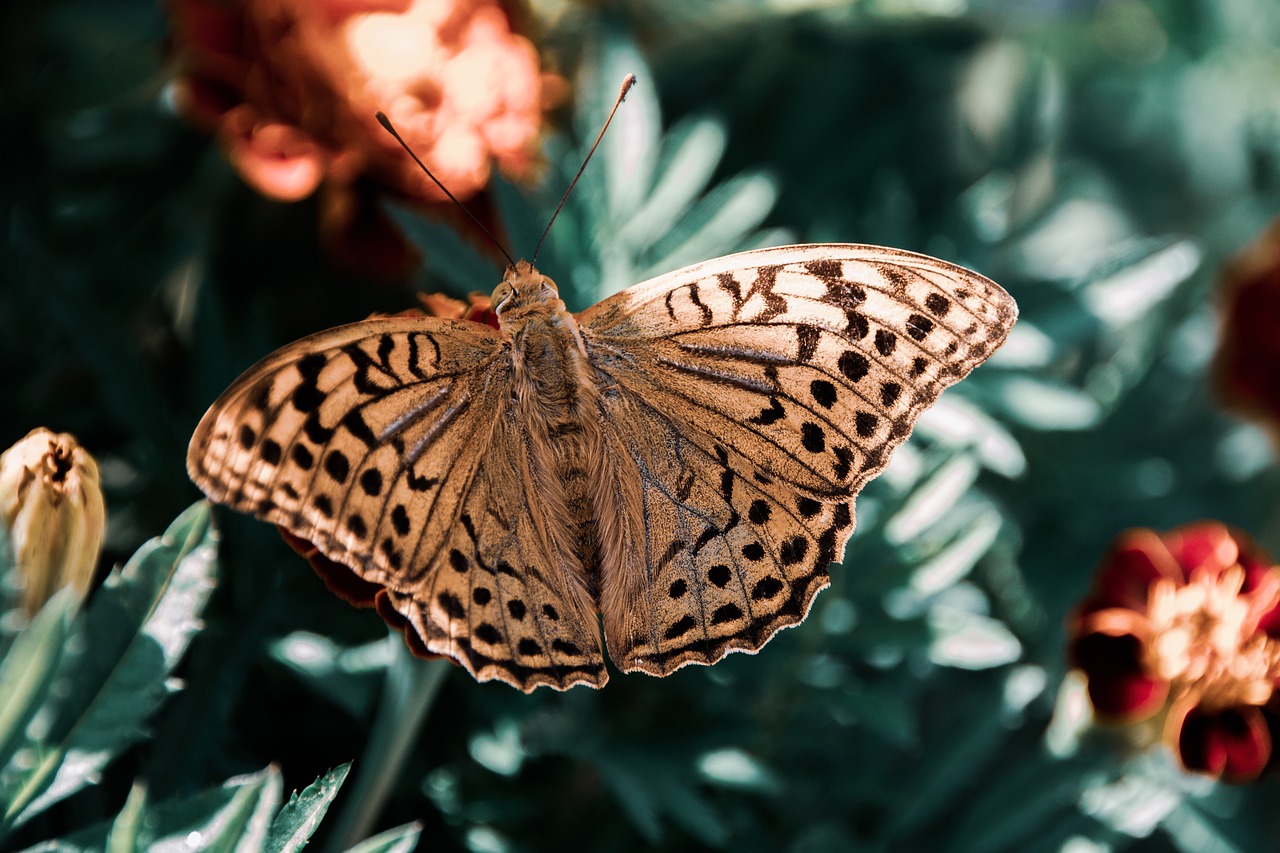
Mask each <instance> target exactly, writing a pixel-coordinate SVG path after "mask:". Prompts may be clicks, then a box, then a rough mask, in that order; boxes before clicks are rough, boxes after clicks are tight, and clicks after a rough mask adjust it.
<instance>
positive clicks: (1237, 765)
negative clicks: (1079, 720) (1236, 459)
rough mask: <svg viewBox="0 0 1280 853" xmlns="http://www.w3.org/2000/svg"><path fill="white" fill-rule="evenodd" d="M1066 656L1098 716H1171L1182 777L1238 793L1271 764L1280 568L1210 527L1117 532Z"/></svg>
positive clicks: (1240, 536)
mask: <svg viewBox="0 0 1280 853" xmlns="http://www.w3.org/2000/svg"><path fill="white" fill-rule="evenodd" d="M1071 634H1072V637H1071V655H1072V659H1073V663H1074V664H1075V666H1077V667H1078V668H1079V669H1081V670H1082V671H1083V672H1084V674H1085V676H1086V677H1087V678H1088V682H1089V688H1088V689H1089V697H1090V699H1091V700H1092V702H1093V706H1094V709H1095V711H1096V712H1097V713H1098V715H1099V716H1100V717H1102V718H1104V719H1110V720H1112V721H1115V722H1122V723H1134V722H1139V721H1142V720H1147V719H1150V718H1152V717H1155V716H1156V715H1157V714H1159V713H1160V712H1162V711H1163V712H1164V713H1165V714H1166V716H1165V721H1164V726H1163V736H1164V741H1165V743H1166V744H1167V745H1168V746H1169V747H1170V748H1171V749H1172V750H1173V751H1174V752H1175V753H1176V754H1177V756H1178V758H1179V760H1180V761H1181V762H1182V764H1183V766H1185V767H1186V768H1187V769H1189V770H1194V771H1198V772H1201V773H1207V774H1210V775H1213V776H1222V777H1223V778H1225V779H1226V780H1227V781H1232V782H1244V781H1248V780H1250V779H1253V778H1254V777H1256V776H1257V775H1258V774H1259V773H1261V772H1262V770H1263V768H1264V767H1265V766H1266V765H1267V762H1268V760H1269V759H1270V757H1271V724H1272V718H1271V715H1270V713H1269V712H1267V710H1266V709H1267V708H1268V706H1269V705H1271V704H1274V699H1275V697H1274V696H1273V693H1274V690H1275V686H1276V681H1277V679H1278V678H1280V569H1278V568H1277V567H1276V566H1275V565H1274V564H1273V562H1272V560H1271V558H1270V557H1269V556H1267V554H1266V553H1265V552H1263V551H1262V550H1261V549H1260V548H1258V547H1257V546H1256V545H1255V544H1254V543H1253V542H1252V540H1250V539H1249V538H1248V536H1247V535H1246V534H1244V533H1242V532H1240V531H1237V530H1234V529H1231V528H1228V527H1227V526H1225V525H1223V524H1221V523H1219V522H1215V521H1203V522H1197V523H1195V524H1189V525H1186V526H1184V527H1180V528H1177V529H1175V530H1172V531H1170V532H1168V533H1164V534H1159V533H1156V532H1155V531H1153V530H1147V529H1137V530H1129V531H1126V532H1125V533H1122V534H1121V535H1120V536H1119V537H1118V538H1117V539H1116V541H1115V542H1114V543H1113V544H1112V547H1111V550H1110V551H1109V552H1108V554H1107V556H1106V557H1105V558H1104V559H1103V561H1102V565H1101V566H1100V567H1099V568H1098V573H1097V576H1096V578H1095V581H1094V587H1093V590H1092V592H1091V593H1090V595H1089V596H1088V597H1087V598H1086V599H1085V601H1084V603H1083V604H1082V605H1081V607H1080V608H1079V610H1078V611H1077V613H1076V614H1075V616H1074V617H1073V621H1072V625H1071Z"/></svg>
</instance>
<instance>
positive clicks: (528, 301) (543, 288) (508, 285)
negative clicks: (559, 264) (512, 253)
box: [492, 260, 560, 319]
mask: <svg viewBox="0 0 1280 853" xmlns="http://www.w3.org/2000/svg"><path fill="white" fill-rule="evenodd" d="M559 301H560V291H559V289H557V288H556V283H555V282H554V281H552V280H551V279H549V278H547V277H546V276H545V275H543V274H542V273H540V272H538V271H537V269H535V268H534V266H533V264H531V263H529V262H528V261H523V260H522V261H516V263H515V264H514V265H513V266H509V267H507V272H506V274H505V275H504V276H503V277H502V282H501V283H500V284H499V285H498V286H497V287H495V288H494V289H493V297H492V302H493V310H494V312H495V313H496V314H497V315H498V318H499V319H501V318H502V317H503V316H504V315H509V314H511V313H512V312H514V311H518V310H519V309H521V308H531V307H535V306H542V305H548V304H551V305H554V304H555V303H557V302H559Z"/></svg>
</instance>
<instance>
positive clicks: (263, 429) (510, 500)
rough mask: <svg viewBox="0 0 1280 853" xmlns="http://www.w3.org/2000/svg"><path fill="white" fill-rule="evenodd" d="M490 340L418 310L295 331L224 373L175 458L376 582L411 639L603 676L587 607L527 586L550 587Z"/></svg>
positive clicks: (496, 664) (473, 327)
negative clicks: (299, 335) (294, 336)
mask: <svg viewBox="0 0 1280 853" xmlns="http://www.w3.org/2000/svg"><path fill="white" fill-rule="evenodd" d="M502 353H503V346H502V343H501V338H500V337H499V335H498V334H497V333H496V332H494V331H493V330H491V329H490V328H489V327H487V326H483V325H480V324H476V323H459V322H453V321H445V320H437V319H430V318H427V319H422V318H413V319H385V320H370V321H366V322H364V323H357V324H353V325H350V326H344V327H341V328H338V329H333V330H330V331H327V332H322V333H320V334H317V335H312V336H311V337H308V338H304V339H303V340H300V341H298V342H296V343H294V344H291V345H290V346H288V347H285V348H284V349H282V350H280V351H278V352H276V353H274V354H273V355H271V356H270V357H268V358H267V359H265V360H263V361H262V362H260V363H259V364H257V365H256V366H254V367H253V368H251V369H250V370H249V371H247V372H246V373H245V374H244V375H243V376H242V377H241V378H240V379H239V380H237V382H236V383H235V384H233V385H232V386H231V387H230V388H229V389H227V391H226V392H225V393H224V394H223V395H222V397H221V398H220V399H219V400H218V401H217V402H216V403H215V404H214V405H213V406H212V407H211V409H210V410H209V413H208V414H207V415H206V416H205V418H204V419H203V420H202V421H201V423H200V426H199V427H198V428H197V430H196V433H195V435H194V436H193V438H192V442H191V448H190V452H189V456H188V467H189V470H190V473H191V476H192V479H194V480H195V482H196V483H197V484H198V485H199V486H200V487H201V488H202V489H203V490H204V491H205V492H206V493H207V494H209V495H210V497H213V498H214V499H215V500H218V501H220V502H222V503H225V504H227V505H228V506H231V507H233V508H234V509H238V510H241V511H243V512H248V513H252V514H254V515H256V516H258V517H259V518H261V519H263V520H265V521H270V522H273V523H276V524H279V525H281V526H283V527H285V528H286V529H288V530H289V531H291V532H292V533H294V534H295V535H297V536H300V537H302V538H303V539H306V540H309V541H310V542H312V543H313V544H315V545H316V547H317V548H318V549H319V550H320V551H321V552H322V553H324V554H325V555H326V556H328V557H330V558H331V559H333V560H335V561H337V562H339V563H342V564H345V565H347V566H349V567H350V568H352V569H353V570H354V571H356V572H357V574H359V575H360V576H361V577H363V578H364V579H366V580H368V581H371V582H373V583H377V584H381V585H383V586H385V587H386V589H387V592H386V595H387V603H388V604H389V605H390V606H391V607H393V608H394V609H395V610H397V611H398V612H399V613H400V614H401V615H402V616H403V617H404V618H406V619H407V620H409V621H410V622H411V623H412V624H413V626H414V628H415V630H416V631H417V633H418V634H419V635H420V636H421V638H422V639H423V642H424V644H425V646H426V648H427V650H429V651H431V652H435V653H439V654H447V655H450V656H452V657H454V658H455V659H457V660H459V661H460V662H462V663H463V664H464V665H465V666H467V668H468V669H470V670H471V671H472V672H473V673H474V674H476V675H477V677H481V678H486V679H487V678H501V679H503V680H506V681H509V682H511V683H512V684H515V685H516V686H518V687H521V688H523V689H531V688H532V687H533V686H535V685H536V684H539V683H548V684H553V685H555V686H557V687H561V688H565V687H568V686H570V685H572V684H575V683H579V682H590V683H603V679H604V672H603V659H602V655H601V651H600V645H599V639H598V631H597V630H596V627H595V624H594V620H593V619H591V620H587V621H585V622H584V620H583V618H582V615H581V611H582V607H581V606H577V607H574V606H569V605H565V606H562V607H560V608H556V607H554V606H552V607H551V608H550V609H547V608H544V607H543V606H542V605H541V604H539V603H538V602H542V601H545V600H548V599H551V598H554V600H555V601H557V602H560V601H563V600H565V598H566V596H565V594H564V593H563V592H562V591H561V586H560V579H559V578H558V577H557V571H556V569H557V567H556V566H555V565H554V562H553V560H552V559H551V558H550V557H548V556H547V554H546V552H545V550H540V544H539V541H538V538H537V537H536V536H535V535H532V532H533V531H536V529H537V523H536V522H535V521H534V520H533V519H532V518H531V517H530V512H531V510H530V505H531V500H532V499H531V498H529V497H528V496H527V495H525V487H524V486H523V484H522V481H521V480H519V478H518V477H512V476H509V474H510V470H511V469H510V468H509V467H504V466H509V465H510V459H511V454H512V453H513V451H512V449H511V448H510V447H508V446H506V445H509V444H510V442H509V441H508V440H504V435H508V434H509V430H508V431H507V432H504V431H503V430H502V429H500V428H499V425H500V424H501V423H502V421H503V418H504V417H508V418H509V414H508V412H507V402H508V399H509V390H508V388H509V384H510V377H509V372H510V359H509V358H507V359H503V358H500V355H501V354H502ZM486 453H489V454H491V456H490V457H489V458H491V459H493V460H494V462H492V463H490V464H489V465H487V466H486V464H485V462H484V460H485V458H486ZM504 471H506V472H507V473H508V475H507V476H504V473H503V472H504ZM516 566H518V567H519V568H518V569H517V568H516ZM490 602H492V606H491V607H485V606H484V605H488V604H489V603H490ZM526 611H527V616H526V615H525V613H526ZM561 611H563V612H561ZM521 623H523V624H521Z"/></svg>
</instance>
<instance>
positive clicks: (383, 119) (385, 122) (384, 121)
mask: <svg viewBox="0 0 1280 853" xmlns="http://www.w3.org/2000/svg"><path fill="white" fill-rule="evenodd" d="M615 109H616V107H615ZM374 115H375V116H377V118H378V124H380V125H382V126H383V128H385V129H386V131H387V133H389V134H391V135H392V136H394V137H395V138H396V142H399V143H400V147H401V148H403V149H404V150H405V151H407V152H409V156H410V157H412V158H413V162H415V163H417V164H418V168H420V169H422V171H424V172H426V173H427V177H428V178H430V179H431V182H432V183H434V184H435V185H436V186H438V187H439V188H440V191H441V192H443V193H444V194H445V195H447V196H448V197H449V201H451V202H453V203H454V204H456V205H457V206H458V208H459V209H460V210H461V211H462V212H463V213H465V214H466V215H467V216H468V217H470V219H471V221H472V222H474V223H475V224H476V227H477V228H479V229H480V230H481V231H483V232H484V236H486V237H488V238H489V242H490V243H492V244H493V245H495V246H497V247H498V251H499V252H501V253H502V255H503V257H505V258H506V259H507V264H508V265H509V266H512V267H514V266H515V265H516V262H515V259H514V258H512V257H511V253H510V252H508V251H507V250H506V249H505V248H503V246H502V244H501V243H499V242H498V238H497V237H495V236H493V233H492V232H491V231H490V230H489V229H488V228H486V227H484V223H483V222H481V221H480V220H479V219H477V218H476V215H475V214H474V213H472V212H471V211H470V210H467V207H466V205H464V204H463V203H462V202H460V201H458V199H457V197H456V196H455V195H454V194H453V193H451V192H449V188H448V187H446V186H445V185H444V184H442V183H440V179H439V178H437V177H436V176H435V175H433V174H431V170H430V169H428V168H427V166H426V164H425V163H423V162H422V160H420V159H418V155H417V154H414V153H413V149H412V148H410V147H409V143H407V142H405V141H404V139H402V138H401V137H400V134H399V133H396V129H395V128H394V127H392V125H391V119H389V118H387V114H386V113H384V112H382V111H381V110H379V111H378V112H376V113H374ZM610 117H612V116H610ZM606 125H607V122H606ZM592 150H593V151H594V150H595V149H592ZM579 174H581V173H579ZM575 180H576V179H575ZM539 245H541V244H539Z"/></svg>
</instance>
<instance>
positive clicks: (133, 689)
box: [0, 502, 217, 825]
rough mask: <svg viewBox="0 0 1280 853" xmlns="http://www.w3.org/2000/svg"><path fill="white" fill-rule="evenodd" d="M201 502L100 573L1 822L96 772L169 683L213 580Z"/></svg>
mask: <svg viewBox="0 0 1280 853" xmlns="http://www.w3.org/2000/svg"><path fill="white" fill-rule="evenodd" d="M216 542H217V535H216V533H215V532H214V530H213V527H212V524H211V518H210V512H209V505H208V504H206V503H203V502H202V503H198V504H195V505H193V506H192V507H190V508H189V509H188V510H187V511H186V512H184V513H183V514H182V515H180V516H179V517H178V518H177V519H176V520H175V521H174V522H173V524H171V525H170V526H169V529H168V530H167V531H166V532H165V534H164V536H162V537H158V538H156V539H152V540H150V541H149V542H147V543H146V544H144V545H143V546H142V547H141V548H140V549H138V552H137V553H136V554H134V556H133V557H132V558H131V559H130V560H129V562H128V564H127V565H125V567H124V568H123V569H122V570H121V571H119V572H117V573H114V574H112V575H111V576H110V577H109V578H107V581H106V583H105V584H104V585H103V587H102V589H100V590H99V591H98V594H97V596H96V597H95V599H94V602H93V604H92V606H91V607H90V608H89V611H88V613H87V614H86V616H87V619H86V620H85V625H84V628H83V637H84V647H83V649H81V650H80V651H79V653H78V654H76V655H72V656H68V657H67V658H65V659H64V660H63V664H62V666H61V667H60V669H59V673H58V677H59V680H60V681H61V683H62V684H64V685H65V691H66V693H65V696H63V697H61V698H60V699H59V701H58V706H57V708H56V709H55V713H54V715H53V717H54V719H53V723H52V725H51V726H50V728H49V731H48V734H47V735H45V736H44V737H42V738H41V739H40V740H39V742H38V743H36V744H34V746H35V748H36V749H38V751H39V752H40V753H41V760H40V761H39V763H38V764H36V766H34V767H32V768H31V769H30V770H29V771H28V772H27V773H26V774H25V775H24V778H22V779H20V781H19V782H18V784H17V785H16V787H15V789H14V790H13V791H12V797H11V799H10V800H9V802H8V807H7V809H6V811H5V813H4V816H3V820H2V821H0V825H5V824H9V825H16V824H20V823H22V822H23V821H25V820H27V819H28V818H30V817H31V816H32V815H35V814H38V813H39V812H41V811H43V810H44V809H45V808H47V807H48V806H49V805H51V804H53V803H55V802H57V801H59V800H61V799H63V798H64V797H67V796H69V795H70V794H72V793H74V792H76V791H78V790H79V789H81V788H83V787H84V786H85V785H87V784H89V783H90V782H91V781H93V780H95V779H96V778H97V774H98V773H99V772H100V771H101V770H102V768H103V767H105V766H106V764H107V763H108V762H109V761H110V760H111V759H112V758H113V757H114V756H115V755H117V754H118V753H119V752H120V751H121V750H122V749H124V748H125V747H127V746H129V745H130V744H132V743H134V742H135V741H137V740H138V739H139V738H141V737H142V734H143V729H142V725H143V723H144V722H145V721H146V719H147V718H148V717H149V716H150V715H151V713H152V712H153V711H155V709H156V708H157V707H158V706H159V705H160V703H161V702H162V701H163V700H164V699H165V697H166V696H168V694H169V693H170V692H171V690H172V689H173V688H172V687H170V686H169V684H168V683H167V678H168V675H169V673H170V672H172V670H173V668H174V667H175V666H176V665H177V663H178V660H179V659H180V658H181V656H182V653H183V652H184V651H185V650H186V647H187V645H188V643H189V642H190V640H191V637H192V636H193V635H194V634H195V632H196V630H197V629H198V622H197V614H198V613H199V612H200V610H201V608H202V607H203V606H204V602H205V600H206V599H207V598H208V595H209V593H210V591H211V589H212V586H213V577H214V572H215V569H216V556H217V545H216Z"/></svg>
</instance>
